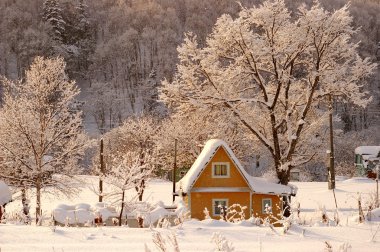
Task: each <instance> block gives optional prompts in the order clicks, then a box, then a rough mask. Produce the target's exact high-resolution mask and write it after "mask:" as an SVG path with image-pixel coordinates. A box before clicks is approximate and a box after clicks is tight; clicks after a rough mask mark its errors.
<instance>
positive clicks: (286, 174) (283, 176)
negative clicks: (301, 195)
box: [276, 167, 291, 185]
mask: <svg viewBox="0 0 380 252" xmlns="http://www.w3.org/2000/svg"><path fill="white" fill-rule="evenodd" d="M290 169H291V167H289V168H288V169H287V170H286V171H283V170H279V168H276V173H277V177H278V179H279V180H280V184H283V185H287V184H288V183H289V179H290Z"/></svg>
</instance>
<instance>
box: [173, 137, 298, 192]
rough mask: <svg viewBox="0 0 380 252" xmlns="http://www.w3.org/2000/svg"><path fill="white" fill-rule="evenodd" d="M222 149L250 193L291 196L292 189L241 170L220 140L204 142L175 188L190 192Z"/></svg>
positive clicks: (231, 153)
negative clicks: (249, 189)
mask: <svg viewBox="0 0 380 252" xmlns="http://www.w3.org/2000/svg"><path fill="white" fill-rule="evenodd" d="M220 147H222V148H224V150H225V151H226V153H227V154H228V155H229V157H230V158H231V160H232V161H233V162H234V163H235V166H236V168H237V169H238V171H239V172H240V174H241V175H242V176H243V178H244V179H245V180H246V182H247V184H248V186H249V187H250V188H251V190H252V191H254V192H256V193H265V194H267V193H268V194H292V193H293V191H292V188H291V187H290V186H286V185H281V184H276V183H272V182H269V181H267V180H265V179H263V178H257V177H252V176H250V175H249V174H248V173H247V172H246V171H245V170H244V168H243V166H242V165H241V163H240V162H239V160H238V159H237V157H236V156H235V154H234V153H233V152H232V150H231V149H230V147H229V146H228V145H227V144H226V142H224V141H223V140H220V139H211V140H209V141H207V142H206V144H205V146H204V148H203V150H202V152H201V154H199V156H198V158H197V159H196V160H195V162H194V164H193V165H192V166H191V168H190V170H189V171H188V172H187V173H186V175H185V176H184V177H183V178H182V179H181V180H180V181H179V182H178V183H177V185H178V186H177V188H181V189H182V191H183V192H184V193H186V192H188V191H190V190H191V188H192V187H193V185H194V183H195V182H196V180H197V179H198V177H199V176H200V175H201V173H202V171H203V170H204V169H205V168H206V166H207V164H208V163H209V162H210V160H211V159H212V158H213V157H214V155H215V153H216V152H217V151H218V149H219V148H220Z"/></svg>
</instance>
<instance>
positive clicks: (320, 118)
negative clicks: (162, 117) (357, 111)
mask: <svg viewBox="0 0 380 252" xmlns="http://www.w3.org/2000/svg"><path fill="white" fill-rule="evenodd" d="M351 21H352V17H351V16H350V15H349V12H348V6H344V7H343V8H341V9H339V10H336V11H334V12H328V11H326V10H324V9H323V8H322V7H321V5H320V4H319V3H318V2H315V3H314V5H313V6H312V7H311V8H310V9H306V7H303V6H301V7H300V8H299V12H298V13H297V15H296V18H295V19H294V18H291V13H290V12H289V10H288V9H287V8H286V5H285V2H284V0H271V1H265V2H264V3H263V4H262V5H260V6H258V7H253V8H244V7H242V10H241V11H240V13H239V16H238V17H237V18H235V19H234V18H232V17H231V16H230V15H223V16H221V17H220V18H219V19H218V20H217V22H216V24H215V26H214V29H213V32H212V33H211V34H210V35H209V37H208V39H207V43H206V46H205V47H203V48H200V47H199V45H198V43H197V38H196V36H194V35H193V34H191V33H189V34H186V36H185V41H184V43H183V44H182V46H180V47H179V48H178V53H179V61H180V63H179V64H178V66H177V73H176V75H175V76H174V78H173V80H172V81H171V82H169V81H167V80H164V81H163V83H162V84H163V87H162V88H161V91H160V92H161V94H160V98H161V100H162V101H164V102H165V103H166V104H167V105H168V106H169V107H170V108H171V109H172V110H173V111H175V112H176V113H178V114H186V113H188V111H191V110H192V109H193V108H195V107H198V108H200V107H201V108H202V109H205V108H208V109H209V110H210V111H211V110H214V111H215V110H216V109H219V111H220V113H221V114H226V113H227V114H233V115H234V118H235V120H237V121H238V122H239V123H240V124H241V125H243V126H244V127H245V128H246V129H247V130H248V131H249V132H250V134H251V135H252V136H254V137H256V138H257V139H258V140H259V142H260V143H261V144H262V145H263V146H265V148H266V149H267V150H268V151H269V152H270V154H271V157H272V158H273V161H274V166H275V168H276V171H277V176H278V178H279V179H280V182H281V183H283V184H287V183H288V181H289V174H290V170H291V169H292V168H293V167H295V166H297V165H300V164H303V163H305V162H308V161H309V160H310V159H311V158H312V157H313V156H314V155H315V150H316V149H317V147H318V144H319V145H320V144H321V141H320V139H318V137H319V136H320V134H318V131H319V130H320V128H321V127H322V126H323V125H324V123H325V122H326V120H324V118H325V114H326V111H324V110H323V109H320V107H321V106H322V107H323V104H325V103H326V99H325V98H326V96H330V95H331V96H334V97H336V98H339V99H345V100H350V101H352V102H354V103H355V104H357V105H360V106H365V105H366V104H367V103H368V101H369V100H370V97H369V95H368V93H367V92H365V91H363V90H362V87H363V85H364V83H365V79H366V77H368V76H369V75H370V74H371V72H372V71H373V69H374V67H375V64H372V63H371V62H370V61H369V60H368V59H361V58H360V56H359V55H358V53H357V44H354V43H352V42H351V37H352V35H353V34H354V33H355V32H356V30H354V29H353V28H352V25H351Z"/></svg>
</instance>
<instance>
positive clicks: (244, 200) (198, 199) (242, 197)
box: [190, 192, 250, 220]
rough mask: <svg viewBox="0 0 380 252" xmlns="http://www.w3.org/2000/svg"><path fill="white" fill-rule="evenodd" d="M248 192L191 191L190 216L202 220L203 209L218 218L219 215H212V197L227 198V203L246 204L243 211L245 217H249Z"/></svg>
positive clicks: (212, 216)
mask: <svg viewBox="0 0 380 252" xmlns="http://www.w3.org/2000/svg"><path fill="white" fill-rule="evenodd" d="M249 197H250V194H249V192H192V193H191V204H190V207H191V217H192V218H196V219H199V220H204V218H205V214H204V212H203V211H204V209H205V208H207V210H208V211H209V212H210V217H211V218H213V219H220V215H216V216H214V215H213V205H212V202H213V199H228V205H229V206H231V205H232V204H240V205H241V206H246V207H247V208H246V210H245V211H244V214H245V218H246V219H248V218H249V217H250V213H249V212H250V211H249V203H250V202H249Z"/></svg>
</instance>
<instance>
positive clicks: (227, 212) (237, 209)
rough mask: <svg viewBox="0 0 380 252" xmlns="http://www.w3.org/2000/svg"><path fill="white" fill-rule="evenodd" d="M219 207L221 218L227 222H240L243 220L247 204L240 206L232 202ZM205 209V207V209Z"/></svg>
mask: <svg viewBox="0 0 380 252" xmlns="http://www.w3.org/2000/svg"><path fill="white" fill-rule="evenodd" d="M219 207H220V208H221V219H222V220H225V221H227V222H234V223H235V222H240V221H243V220H245V212H244V211H246V209H247V206H241V205H240V204H232V205H231V206H229V207H227V208H225V207H222V206H219ZM206 210H207V209H206Z"/></svg>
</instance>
